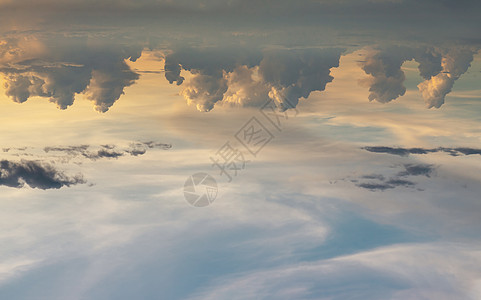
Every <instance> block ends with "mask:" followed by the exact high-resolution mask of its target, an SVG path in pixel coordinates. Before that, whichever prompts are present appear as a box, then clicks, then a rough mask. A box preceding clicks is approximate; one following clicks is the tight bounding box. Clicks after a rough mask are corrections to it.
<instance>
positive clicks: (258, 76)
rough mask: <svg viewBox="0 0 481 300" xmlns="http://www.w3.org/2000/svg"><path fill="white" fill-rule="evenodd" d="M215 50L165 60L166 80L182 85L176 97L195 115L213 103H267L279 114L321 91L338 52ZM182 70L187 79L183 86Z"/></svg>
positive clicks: (178, 54)
mask: <svg viewBox="0 0 481 300" xmlns="http://www.w3.org/2000/svg"><path fill="white" fill-rule="evenodd" d="M218 51H219V50H193V49H190V50H183V51H179V52H174V53H172V54H169V55H167V56H166V58H165V71H166V73H165V77H166V79H167V80H168V81H169V82H170V83H173V82H176V83H177V84H178V85H181V84H182V85H183V90H182V92H181V94H182V95H183V96H184V97H185V98H186V99H187V101H188V102H189V103H192V104H195V105H196V106H197V109H198V110H200V111H210V110H211V109H213V108H214V105H215V104H216V103H217V102H222V103H225V104H230V105H240V106H260V105H262V104H263V103H265V102H266V101H268V100H269V99H273V100H275V102H276V104H277V105H278V107H279V108H280V109H281V110H286V109H289V108H293V107H295V106H296V105H297V104H298V103H299V99H300V98H307V97H308V96H309V95H310V93H311V92H313V91H323V90H324V89H325V88H326V84H327V83H329V82H331V81H332V80H333V77H332V76H331V75H330V70H331V68H334V67H338V66H339V59H340V56H341V53H342V50H341V49H303V50H265V51H262V52H261V51H247V50H236V51H234V52H225V51H222V53H218ZM182 69H183V70H187V71H190V72H191V73H192V74H193V77H192V79H190V80H189V81H188V82H186V83H184V78H183V77H182V76H181V75H180V73H181V70H182Z"/></svg>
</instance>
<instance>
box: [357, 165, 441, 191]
mask: <svg viewBox="0 0 481 300" xmlns="http://www.w3.org/2000/svg"><path fill="white" fill-rule="evenodd" d="M402 167H403V168H404V170H402V171H399V172H397V173H394V174H391V176H389V175H383V174H367V175H361V176H359V177H358V178H354V179H351V182H353V183H355V184H356V186H357V187H360V188H363V189H367V190H370V191H373V192H375V191H385V190H388V189H394V188H396V187H405V188H414V187H415V186H416V185H417V183H416V182H413V181H411V180H408V179H406V177H413V176H426V177H428V178H429V177H431V175H432V174H433V173H434V170H435V166H434V165H430V164H403V165H402ZM396 168H399V166H396V167H395V168H390V169H396ZM389 171H391V173H392V170H389Z"/></svg>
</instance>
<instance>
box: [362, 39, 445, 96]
mask: <svg viewBox="0 0 481 300" xmlns="http://www.w3.org/2000/svg"><path fill="white" fill-rule="evenodd" d="M412 59H414V60H415V61H417V62H418V63H419V67H418V69H419V73H420V75H421V76H422V77H423V78H425V79H427V80H429V79H431V78H432V77H433V76H435V75H436V74H438V73H439V72H441V70H442V67H441V55H440V53H439V52H438V51H437V50H436V49H433V48H429V47H421V48H416V47H401V46H391V47H385V48H379V49H376V50H374V51H371V52H370V53H369V54H368V56H367V57H366V60H365V61H363V62H361V67H362V69H363V70H364V72H366V74H368V75H371V76H370V77H369V78H367V79H363V80H360V84H361V85H363V86H367V87H369V92H370V94H369V101H373V100H376V101H378V102H381V103H387V102H390V101H392V100H394V99H397V98H398V97H400V96H403V95H404V94H405V93H406V87H405V86H404V80H405V79H406V76H405V75H404V72H403V71H402V70H401V66H402V64H403V63H404V62H406V61H410V60H412Z"/></svg>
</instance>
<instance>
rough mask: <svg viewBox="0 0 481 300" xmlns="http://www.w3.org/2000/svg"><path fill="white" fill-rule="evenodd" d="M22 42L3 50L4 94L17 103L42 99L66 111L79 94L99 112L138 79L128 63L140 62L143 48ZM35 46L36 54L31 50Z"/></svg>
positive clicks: (7, 44) (0, 59)
mask: <svg viewBox="0 0 481 300" xmlns="http://www.w3.org/2000/svg"><path fill="white" fill-rule="evenodd" d="M19 40H20V41H18V40H15V39H10V40H8V41H6V42H4V43H3V45H4V46H3V47H4V48H6V49H5V50H3V51H0V72H2V73H3V74H4V78H5V90H6V91H5V93H6V95H7V96H9V97H10V98H11V99H12V100H13V101H15V102H18V103H23V102H25V101H27V100H28V99H29V98H30V97H35V96H37V97H43V98H48V99H49V101H50V102H53V103H55V104H56V105H57V107H58V108H60V109H66V108H67V107H69V106H71V105H72V104H73V103H74V100H75V95H76V94H79V93H85V94H86V96H87V98H88V99H90V100H92V101H93V102H94V106H95V109H96V110H97V111H100V112H106V111H107V110H108V109H109V108H110V107H111V106H112V105H113V103H114V102H115V101H117V100H118V99H119V98H120V96H121V95H122V94H123V92H124V88H125V87H127V86H130V85H131V84H133V83H134V82H135V80H137V79H138V78H139V75H138V74H136V73H135V72H133V71H132V70H130V68H129V66H128V65H127V64H126V63H125V60H126V59H130V60H132V61H135V60H136V59H137V58H138V57H139V56H140V51H141V49H142V48H141V47H140V45H139V46H123V47H122V46H119V45H113V44H108V43H106V44H105V45H95V46H92V45H90V44H88V43H86V42H84V41H82V40H77V39H75V38H64V39H61V38H56V39H55V40H51V39H49V38H46V39H43V40H40V39H37V38H31V40H33V41H28V42H27V41H24V40H25V38H19ZM32 44H33V45H34V49H37V50H35V51H34V50H29V49H28V48H29V47H31V45H32ZM24 48H27V49H24Z"/></svg>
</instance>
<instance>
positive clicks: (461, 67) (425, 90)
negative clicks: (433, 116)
mask: <svg viewBox="0 0 481 300" xmlns="http://www.w3.org/2000/svg"><path fill="white" fill-rule="evenodd" d="M474 53H475V51H473V50H470V49H453V50H450V51H448V52H447V53H445V54H444V55H443V58H442V62H441V65H442V71H441V72H440V73H439V74H438V75H436V76H433V77H431V78H430V79H429V80H426V81H424V82H421V83H420V84H419V85H418V88H419V91H420V92H421V94H422V96H423V98H424V101H425V102H426V106H427V107H428V108H433V107H435V108H439V107H441V105H443V104H444V99H445V97H446V95H447V94H448V93H449V92H451V90H452V88H453V85H454V82H455V81H456V80H457V79H458V78H459V77H460V76H461V75H463V74H464V73H466V71H467V70H468V68H469V67H470V66H471V62H472V61H473V55H474Z"/></svg>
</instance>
